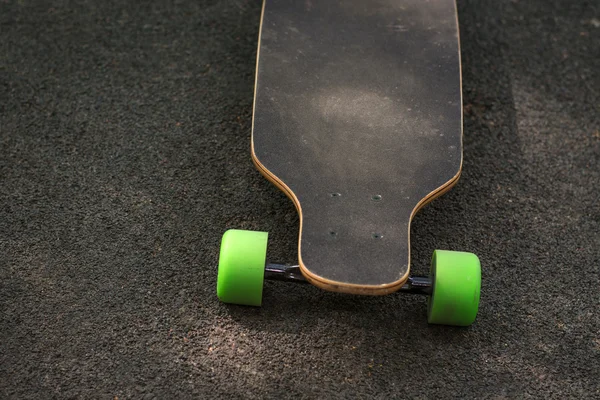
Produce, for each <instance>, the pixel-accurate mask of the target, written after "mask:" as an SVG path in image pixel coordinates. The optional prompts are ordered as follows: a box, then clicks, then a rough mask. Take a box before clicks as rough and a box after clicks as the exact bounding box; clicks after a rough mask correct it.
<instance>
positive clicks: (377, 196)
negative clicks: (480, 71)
mask: <svg viewBox="0 0 600 400" xmlns="http://www.w3.org/2000/svg"><path fill="white" fill-rule="evenodd" d="M456 24H457V21H456V13H455V5H454V1H453V0H438V1H429V2H424V1H422V0H400V1H389V0H379V1H369V2H366V1H364V0H354V1H348V0H345V1H328V2H298V1H295V0H279V1H266V4H265V8H264V13H263V21H262V27H261V39H260V44H259V57H258V66H257V82H256V94H255V109H254V126H253V146H254V157H255V160H257V161H258V163H259V165H260V164H262V166H263V167H264V169H266V170H267V171H268V172H267V173H268V174H270V175H271V176H272V178H274V180H279V181H281V182H283V183H284V185H285V186H287V188H288V189H289V191H291V192H292V193H291V194H292V197H293V198H295V199H296V202H297V205H299V208H300V209H301V220H302V228H301V233H300V248H301V250H300V262H301V264H302V265H303V267H304V268H305V270H304V271H305V273H308V274H310V275H311V276H312V277H313V278H315V279H318V280H319V281H323V282H326V283H327V284H332V283H335V284H340V285H341V286H342V289H340V288H337V287H335V285H334V286H332V287H331V288H332V289H334V290H342V291H347V290H344V289H343V287H344V285H347V284H354V285H367V286H369V287H371V288H376V287H378V286H380V285H397V284H399V283H401V282H402V281H403V280H404V279H405V277H406V276H407V274H408V271H409V265H410V240H409V235H410V221H411V216H412V215H413V213H414V212H415V210H416V209H417V208H418V207H419V206H420V205H421V204H422V203H424V202H426V201H427V200H429V199H430V198H432V197H433V196H432V195H433V194H435V193H436V192H437V191H440V190H443V189H444V188H446V187H449V186H450V185H451V184H453V183H454V182H455V181H456V179H457V178H458V175H459V174H460V168H461V162H462V142H461V141H462V121H461V120H462V115H461V112H462V108H461V87H460V85H461V84H460V59H459V47H458V33H457V32H458V31H457V25H456Z"/></svg>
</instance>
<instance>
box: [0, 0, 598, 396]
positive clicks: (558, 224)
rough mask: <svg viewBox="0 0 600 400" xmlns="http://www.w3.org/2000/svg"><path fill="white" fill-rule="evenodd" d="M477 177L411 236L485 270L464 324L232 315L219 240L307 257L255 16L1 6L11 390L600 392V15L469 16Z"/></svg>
mask: <svg viewBox="0 0 600 400" xmlns="http://www.w3.org/2000/svg"><path fill="white" fill-rule="evenodd" d="M458 10H459V21H460V29H461V44H462V50H461V51H462V67H463V94H464V165H463V175H462V178H461V180H460V181H459V183H458V184H457V185H456V186H455V187H454V188H453V189H452V191H450V192H449V193H448V194H446V195H444V196H443V197H441V198H439V199H437V200H435V201H434V202H433V203H431V204H430V205H429V206H427V207H425V208H424V209H423V210H422V211H421V212H420V213H419V214H418V215H417V217H416V218H415V220H414V222H413V225H412V231H411V235H412V239H413V245H412V249H413V259H414V260H416V261H415V264H414V265H413V270H414V271H416V272H417V273H426V272H427V269H428V265H427V260H428V259H429V257H430V254H431V252H432V250H433V249H435V248H447V249H455V250H465V251H472V252H475V253H477V254H478V255H479V257H480V259H481V261H482V271H483V272H482V273H483V283H482V285H483V286H482V298H481V307H480V313H479V316H478V318H477V321H476V323H475V324H474V325H473V326H471V327H469V328H451V327H442V326H429V325H427V322H426V318H425V299H424V298H421V297H415V296H395V295H391V296H386V297H353V296H349V295H342V294H335V293H327V292H323V291H320V290H319V289H317V288H314V287H312V286H302V285H292V284H277V283H271V282H268V283H267V284H266V287H265V295H264V306H263V307H262V308H260V309H256V308H246V307H239V306H228V305H225V304H221V303H219V302H218V301H217V299H216V296H215V282H216V272H217V268H216V267H217V258H218V252H219V241H220V237H221V235H222V233H223V232H224V231H225V230H226V229H228V228H234V227H235V228H242V229H257V230H266V231H269V232H270V247H269V258H270V259H273V260H281V261H287V262H294V260H295V259H296V237H297V231H298V216H297V214H296V211H295V209H294V207H293V204H292V203H291V202H290V201H289V200H288V199H287V198H286V197H285V195H284V194H283V193H281V192H280V191H279V190H277V189H276V188H275V187H274V186H272V185H271V184H270V183H269V182H268V181H267V180H265V179H264V178H263V177H262V176H261V175H260V174H259V173H258V172H257V171H256V170H255V168H254V167H253V165H252V162H251V159H250V152H249V139H250V128H251V113H252V100H253V81H254V68H255V57H256V46H257V36H258V27H259V17H260V2H259V1H240V0H238V1H223V0H219V1H217V0H214V1H198V0H196V1H185V0H181V1H174V2H167V1H164V2H160V1H152V2H144V3H142V2H119V1H114V0H111V1H103V2H95V1H33V0H19V1H13V0H4V1H2V2H1V3H0V397H1V398H6V399H46V398H85V399H89V398H117V397H118V398H120V399H121V398H143V399H151V398H156V399H167V398H265V397H266V398H371V397H372V398H382V399H384V398H385V399H387V398H423V399H425V398H493V399H504V398H545V399H549V398H561V399H563V398H598V397H600V383H599V379H598V378H599V376H600V290H599V289H600V271H599V268H600V235H599V233H600V226H599V225H600V203H599V200H600V190H599V182H600V164H599V161H600V112H599V111H600V108H599V104H600V79H599V73H600V40H599V37H600V5H599V4H598V2H596V1H568V0H564V1H555V0H554V1H553V0H536V1H533V0H531V1H523V0H522V1H517V0H513V1H491V0H488V1H476V0H471V1H459V3H458Z"/></svg>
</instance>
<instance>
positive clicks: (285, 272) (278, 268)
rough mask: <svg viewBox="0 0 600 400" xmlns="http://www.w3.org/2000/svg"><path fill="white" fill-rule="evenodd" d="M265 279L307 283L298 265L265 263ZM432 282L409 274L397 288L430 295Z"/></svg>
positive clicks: (401, 290)
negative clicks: (404, 281)
mask: <svg viewBox="0 0 600 400" xmlns="http://www.w3.org/2000/svg"><path fill="white" fill-rule="evenodd" d="M265 279H266V280H269V281H280V282H294V283H309V282H308V281H307V280H306V278H305V277H304V275H302V272H300V266H299V265H285V264H271V263H269V264H267V265H266V266H265ZM432 287H433V283H432V281H431V279H430V278H429V277H427V276H409V277H408V279H407V281H406V283H405V284H404V285H402V286H401V287H400V289H398V292H402V293H411V294H422V295H426V296H431V289H432Z"/></svg>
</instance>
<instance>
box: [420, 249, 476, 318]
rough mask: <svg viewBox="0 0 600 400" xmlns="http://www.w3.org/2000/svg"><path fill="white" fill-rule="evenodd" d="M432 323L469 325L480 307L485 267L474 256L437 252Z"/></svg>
mask: <svg viewBox="0 0 600 400" xmlns="http://www.w3.org/2000/svg"><path fill="white" fill-rule="evenodd" d="M430 277H431V281H432V282H433V291H432V294H431V297H430V298H429V303H428V306H427V320H428V321H429V323H430V324H442V325H456V326H469V325H471V324H472V323H473V321H475V317H476V316H477V309H478V308H479V292H480V289H481V265H480V263H479V258H477V256H476V255H475V254H473V253H463V252H460V251H447V250H436V251H434V252H433V259H432V260H431V273H430Z"/></svg>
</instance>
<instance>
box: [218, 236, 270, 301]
mask: <svg viewBox="0 0 600 400" xmlns="http://www.w3.org/2000/svg"><path fill="white" fill-rule="evenodd" d="M267 238H268V233H267V232H254V231H243V230H235V229H231V230H228V231H227V232H225V233H224V234H223V239H222V240H221V253H220V255H219V272H218V274H217V297H218V298H219V300H221V301H222V302H224V303H232V304H242V305H247V306H260V305H261V303H262V291H263V281H264V279H265V258H266V255H267Z"/></svg>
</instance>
